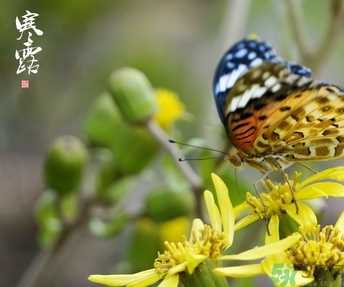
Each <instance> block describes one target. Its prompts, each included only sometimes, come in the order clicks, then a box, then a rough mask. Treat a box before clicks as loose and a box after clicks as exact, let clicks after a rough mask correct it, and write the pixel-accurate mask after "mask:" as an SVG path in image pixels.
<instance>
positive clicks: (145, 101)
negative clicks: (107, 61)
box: [109, 68, 156, 123]
mask: <svg viewBox="0 0 344 287" xmlns="http://www.w3.org/2000/svg"><path fill="white" fill-rule="evenodd" d="M109 91H110V93H111V95H112V97H113V99H114V101H115V102H116V104H117V106H118V108H119V110H120V111H121V113H122V115H123V117H124V118H125V119H126V120H127V121H128V122H130V123H143V122H145V121H147V120H149V119H150V118H151V117H152V116H153V115H154V112H155V109H156V102H155V95H154V91H153V88H152V86H151V84H150V83H149V81H148V79H147V78H146V76H145V75H144V74H143V73H142V72H140V71H138V70H135V69H132V68H122V69H120V70H118V71H115V72H113V73H112V74H111V76H110V80H109Z"/></svg>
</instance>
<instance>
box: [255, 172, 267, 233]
mask: <svg viewBox="0 0 344 287" xmlns="http://www.w3.org/2000/svg"><path fill="white" fill-rule="evenodd" d="M261 180H262V179H259V180H257V181H256V182H255V183H254V184H253V188H254V194H255V196H256V197H257V199H258V198H259V199H260V200H261V203H262V205H263V206H264V209H265V208H267V207H266V206H265V205H264V201H263V200H262V198H261V196H260V194H259V192H258V188H257V184H258V182H260V181H261ZM263 220H264V223H265V228H266V232H267V233H268V235H269V236H270V235H271V233H270V229H269V220H268V219H267V218H265V217H264V218H263Z"/></svg>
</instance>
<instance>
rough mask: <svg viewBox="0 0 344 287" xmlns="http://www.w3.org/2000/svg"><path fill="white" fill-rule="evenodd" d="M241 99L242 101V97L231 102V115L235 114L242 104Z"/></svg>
mask: <svg viewBox="0 0 344 287" xmlns="http://www.w3.org/2000/svg"><path fill="white" fill-rule="evenodd" d="M240 99H241V97H240V96H239V97H235V98H233V100H232V101H231V104H230V107H229V112H230V113H232V112H234V111H235V110H236V109H237V106H238V104H239V102H240Z"/></svg>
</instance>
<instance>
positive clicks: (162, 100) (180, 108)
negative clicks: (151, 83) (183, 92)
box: [154, 89, 185, 129]
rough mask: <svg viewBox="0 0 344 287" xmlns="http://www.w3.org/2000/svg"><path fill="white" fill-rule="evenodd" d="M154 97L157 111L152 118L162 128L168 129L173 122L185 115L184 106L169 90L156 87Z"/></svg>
mask: <svg viewBox="0 0 344 287" xmlns="http://www.w3.org/2000/svg"><path fill="white" fill-rule="evenodd" d="M156 98H157V103H158V111H157V112H156V114H155V116H154V120H155V121H156V122H157V123H158V124H159V125H160V126H161V127H162V128H164V129H169V128H170V127H171V126H172V124H173V123H175V122H176V121H177V120H179V119H181V118H182V117H183V116H184V115H185V108H184V105H183V103H182V102H181V101H180V100H179V98H178V96H177V95H176V94H175V93H174V92H172V91H169V90H165V89H157V90H156Z"/></svg>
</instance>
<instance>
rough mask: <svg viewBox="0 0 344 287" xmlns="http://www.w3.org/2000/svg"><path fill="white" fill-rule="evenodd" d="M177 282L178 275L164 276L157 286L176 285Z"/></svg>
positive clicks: (169, 286)
mask: <svg viewBox="0 0 344 287" xmlns="http://www.w3.org/2000/svg"><path fill="white" fill-rule="evenodd" d="M178 283H179V276H178V275H173V276H170V277H167V278H165V279H164V280H163V281H162V282H161V283H160V284H159V285H158V287H177V286H178Z"/></svg>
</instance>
